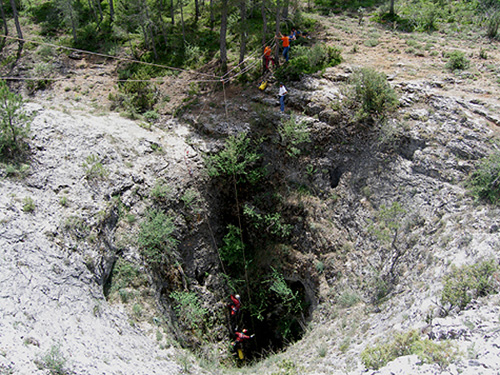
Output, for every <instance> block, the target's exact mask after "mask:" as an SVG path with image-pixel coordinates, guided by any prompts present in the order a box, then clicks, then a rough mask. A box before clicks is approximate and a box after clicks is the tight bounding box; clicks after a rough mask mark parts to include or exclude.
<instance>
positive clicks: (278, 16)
mask: <svg viewBox="0 0 500 375" xmlns="http://www.w3.org/2000/svg"><path fill="white" fill-rule="evenodd" d="M280 22H281V4H280V0H276V36H279V35H280ZM274 58H275V60H276V65H277V66H279V64H280V48H279V43H277V44H276V52H275V53H274Z"/></svg>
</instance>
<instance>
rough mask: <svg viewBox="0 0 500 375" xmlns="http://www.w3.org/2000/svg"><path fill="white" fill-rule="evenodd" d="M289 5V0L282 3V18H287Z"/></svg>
mask: <svg viewBox="0 0 500 375" xmlns="http://www.w3.org/2000/svg"><path fill="white" fill-rule="evenodd" d="M289 5H290V0H284V4H283V19H284V20H288V7H289Z"/></svg>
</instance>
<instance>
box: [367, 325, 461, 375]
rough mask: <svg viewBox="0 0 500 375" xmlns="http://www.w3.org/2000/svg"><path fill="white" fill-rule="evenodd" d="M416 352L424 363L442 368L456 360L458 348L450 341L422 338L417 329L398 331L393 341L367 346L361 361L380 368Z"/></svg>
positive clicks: (370, 366) (369, 366) (376, 368)
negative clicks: (405, 331)
mask: <svg viewBox="0 0 500 375" xmlns="http://www.w3.org/2000/svg"><path fill="white" fill-rule="evenodd" d="M411 354H416V355H418V357H419V358H420V360H421V361H422V362H424V363H437V364H438V365H439V366H440V367H441V368H442V369H444V368H446V367H447V366H448V365H449V364H450V363H452V362H454V361H456V360H457V359H458V356H459V352H458V349H457V348H456V347H455V346H454V345H453V344H451V343H450V342H448V341H442V342H434V341H432V340H429V339H422V338H421V337H420V335H419V334H418V332H417V331H416V330H413V331H410V332H407V333H397V334H396V335H395V336H394V338H393V340H392V341H389V342H386V343H378V344H376V345H374V346H367V347H366V348H365V349H364V350H363V351H362V352H361V361H362V362H363V364H364V365H365V366H366V367H367V368H371V369H374V370H378V369H379V368H381V367H384V366H385V365H386V364H387V363H389V362H390V361H393V360H394V359H396V358H398V357H401V356H405V355H411Z"/></svg>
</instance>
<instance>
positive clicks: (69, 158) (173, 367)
mask: <svg viewBox="0 0 500 375" xmlns="http://www.w3.org/2000/svg"><path fill="white" fill-rule="evenodd" d="M331 21H333V22H334V27H328V28H327V30H329V31H328V32H327V33H326V34H325V39H326V41H327V42H328V43H333V44H337V43H339V42H340V43H341V44H343V45H344V48H345V51H344V54H343V55H344V56H345V62H344V63H343V64H341V65H340V66H338V67H336V68H331V69H328V70H327V71H326V72H324V74H322V75H317V76H314V77H306V78H304V79H303V80H302V81H299V82H295V83H293V82H290V83H288V82H287V86H288V89H289V98H288V102H287V110H288V111H289V113H293V114H295V115H296V116H297V117H296V118H297V119H298V121H303V122H304V123H306V124H307V125H308V128H309V129H310V135H311V142H310V143H308V144H306V145H304V146H303V149H302V153H301V154H300V155H299V156H298V157H292V156H290V155H289V154H287V152H286V149H285V147H284V145H283V140H282V139H281V138H280V135H279V133H278V131H277V129H278V128H279V126H280V124H282V122H283V121H286V120H288V119H289V118H290V115H289V114H287V115H284V116H282V115H280V114H279V113H278V108H277V107H276V104H277V101H276V98H275V94H276V92H277V89H276V87H275V86H273V85H270V87H269V88H268V89H267V90H266V92H260V91H258V90H256V89H254V88H247V89H241V88H239V87H234V88H232V89H231V90H230V95H229V96H228V97H227V102H225V103H224V102H223V101H222V100H224V99H223V95H222V93H220V92H218V93H217V92H216V93H214V94H212V95H213V96H210V95H207V96H204V97H201V100H200V104H199V105H193V106H191V107H190V108H188V109H187V110H186V111H185V112H184V114H183V116H182V117H181V118H180V119H173V118H170V117H169V116H165V117H162V118H161V119H160V120H159V121H157V122H156V123H155V124H154V125H153V126H151V125H148V124H144V123H141V122H134V121H131V120H127V119H124V118H121V117H119V116H118V115H116V114H104V115H101V116H96V115H91V114H89V113H90V112H91V110H90V109H89V108H90V107H88V106H87V105H88V104H91V102H90V103H85V102H86V100H87V99H85V100H83V102H84V103H82V101H81V100H80V99H79V101H78V102H74V101H72V100H70V99H71V98H69V97H68V95H69V94H68V93H67V91H65V90H64V89H62V88H63V86H62V85H61V86H56V89H55V90H54V91H53V92H50V91H45V92H39V93H37V94H36V95H35V97H34V98H32V101H34V102H37V104H33V103H31V104H29V105H28V109H29V110H30V111H33V112H34V113H35V114H36V115H35V119H34V122H33V125H32V134H33V139H32V140H31V143H30V145H31V150H32V159H31V161H30V167H29V169H28V170H27V171H26V172H18V173H17V174H12V173H9V172H8V171H7V170H6V169H5V170H4V169H2V171H1V177H2V179H1V180H0V191H1V194H0V207H1V210H0V215H1V216H0V221H1V222H2V228H1V229H0V231H1V232H0V248H1V249H2V258H3V261H2V262H1V263H0V275H1V280H0V286H1V289H2V299H1V301H2V303H1V307H0V311H1V315H2V319H1V321H0V325H1V328H2V329H1V330H0V335H1V336H0V337H1V344H0V351H1V354H2V355H1V356H0V370H2V371H3V372H4V373H20V374H35V373H40V374H42V373H47V371H50V370H52V371H55V368H56V367H57V366H59V368H60V369H61V371H65V373H76V374H152V373H156V374H177V373H185V372H190V373H194V374H198V373H199V374H201V373H216V374H217V373H240V372H241V373H258V374H281V373H282V374H305V373H307V374H345V373H350V374H361V373H366V371H367V369H366V367H365V364H364V363H363V362H362V360H361V353H362V352H363V350H364V349H365V348H366V347H374V348H377V345H378V348H381V343H386V344H387V343H389V344H390V343H391V342H392V341H393V340H394V339H395V338H398V337H400V340H402V339H401V336H398V334H399V333H402V334H403V335H407V334H408V333H409V332H412V331H413V330H416V332H418V335H419V337H421V340H422V342H421V343H423V344H422V345H427V349H428V348H429V347H430V348H431V349H433V352H432V354H433V355H434V356H432V355H430V354H429V353H428V352H426V353H427V357H425V356H420V357H419V356H417V355H416V354H412V355H405V354H408V353H405V352H404V351H403V352H402V353H399V354H400V356H399V357H398V358H397V359H395V360H394V361H391V362H389V363H387V364H386V363H385V362H384V361H383V360H382V359H383V358H382V354H380V358H381V361H380V363H379V364H380V365H381V366H382V367H381V369H380V370H373V369H371V370H369V372H368V373H373V374H392V373H394V374H410V373H411V374H436V373H450V374H458V373H462V374H478V373H482V374H496V373H498V371H499V370H500V362H499V360H498V358H500V326H499V316H500V315H499V314H500V307H499V304H500V299H499V297H498V295H496V294H491V295H488V296H483V297H480V298H475V299H474V300H473V301H471V302H470V303H469V304H467V306H465V308H463V309H462V310H460V311H459V309H452V310H451V311H449V312H448V314H447V316H445V315H446V311H444V310H445V309H444V306H443V303H442V302H441V296H442V294H441V292H442V289H443V277H445V276H446V275H447V274H449V273H450V272H451V271H452V265H456V266H462V265H473V264H477V263H478V262H480V261H484V260H493V261H494V262H496V264H498V259H499V254H498V249H499V245H500V232H499V228H500V223H499V219H498V213H499V209H498V208H497V207H495V206H491V205H487V204H485V203H483V202H475V201H474V199H473V198H472V197H471V196H470V195H469V194H468V191H467V189H466V187H465V181H466V179H467V177H468V176H469V174H470V173H471V172H472V171H473V170H474V169H475V167H476V165H477V164H478V161H479V160H480V159H481V158H483V157H486V156H487V155H489V154H490V153H491V152H493V151H495V150H496V149H497V146H496V139H497V135H498V129H497V126H498V125H499V124H500V117H499V116H498V113H500V111H499V102H498V98H497V84H496V83H495V78H496V77H495V73H494V72H493V71H492V68H491V67H490V66H489V65H490V64H487V63H486V62H484V61H483V59H481V58H480V57H479V54H478V45H479V44H480V43H483V42H482V39H478V40H465V41H461V43H460V44H459V41H458V40H453V39H451V40H450V39H446V40H445V39H443V40H444V41H445V42H446V43H449V45H448V44H447V45H446V46H442V44H441V41H440V40H441V39H440V38H441V36H438V35H436V36H434V35H429V36H421V38H422V39H425V38H428V39H429V40H428V41H424V40H421V41H417V43H420V44H422V45H423V44H424V43H427V44H432V45H433V46H432V47H433V48H434V49H436V50H439V49H440V48H443V49H446V50H451V49H454V48H461V49H463V50H464V51H466V52H467V55H468V56H471V54H472V58H471V60H472V64H471V66H470V68H469V69H468V70H466V71H462V72H458V73H452V72H449V71H447V70H446V69H445V64H446V59H445V58H441V57H439V56H442V55H443V54H442V53H441V54H438V55H435V54H433V55H430V54H429V53H426V52H424V53H423V55H422V54H419V55H416V54H412V53H409V52H408V53H407V52H402V50H403V48H406V47H405V46H407V45H408V42H407V36H406V35H404V34H399V33H397V32H394V31H392V30H391V31H384V30H382V29H380V28H379V27H377V26H372V25H365V26H364V27H361V28H359V29H357V27H359V26H357V25H356V20H350V19H345V18H331V19H326V20H323V22H331ZM354 30H355V32H354ZM373 33H377V38H378V39H379V43H378V44H377V45H376V46H375V47H370V46H369V45H365V44H364V43H363V42H364V40H366V39H368V38H373V37H374V36H373ZM353 35H355V36H353ZM434 39H435V40H434ZM372 44H373V43H371V44H370V45H372ZM452 44H454V45H452ZM494 47H495V46H494V45H492V46H491V47H490V46H487V45H486V43H484V44H481V47H480V48H488V54H489V56H490V57H489V62H494V61H498V60H497V50H496V48H494ZM413 48H415V47H413ZM389 49H390V50H391V51H392V52H389ZM439 52H442V51H441V50H439ZM292 58H293V49H292ZM358 66H366V67H373V68H375V69H377V70H380V71H383V72H384V73H386V74H387V76H389V77H390V80H391V81H390V82H391V85H392V86H393V87H394V88H395V89H396V91H397V92H398V95H399V104H400V106H399V109H398V111H397V114H396V115H395V117H394V118H393V119H390V120H389V121H388V122H387V123H386V124H385V125H384V126H382V127H380V128H379V127H376V126H373V127H366V126H359V124H356V123H352V122H350V121H349V119H348V118H346V117H345V115H344V114H343V113H342V112H341V111H340V110H339V104H338V100H341V99H342V96H341V94H340V92H341V90H340V88H341V87H342V85H344V84H345V81H346V79H347V78H348V77H349V75H350V74H351V73H352V71H353V70H354V69H355V68H356V67H358ZM87 68H88V67H87ZM87 68H85V69H84V68H83V67H82V70H81V72H80V73H82V74H88V72H89V71H88V70H86V69H87ZM76 72H78V70H77V71H76ZM106 74H110V73H109V72H108V73H106ZM82 84H84V83H82ZM57 88H59V89H57ZM89 97H91V93H89ZM177 99H179V98H177ZM178 102H180V100H178ZM209 103H211V105H208V106H207V104H209ZM226 108H229V116H227V115H226V111H225V109H226ZM82 110H83V111H82ZM68 113H69V114H68ZM240 133H248V134H257V136H258V137H259V138H263V139H264V142H263V145H262V146H261V150H262V155H263V164H264V165H265V166H266V168H267V170H268V175H267V181H266V182H263V183H262V185H263V186H266V187H268V186H271V185H272V186H273V188H275V191H274V193H276V194H275V195H279V196H280V197H281V198H280V199H281V200H280V208H282V214H283V218H284V219H285V220H286V222H287V223H292V225H293V229H292V231H291V234H290V236H289V237H288V238H287V239H286V241H283V243H278V244H277V243H274V242H271V241H270V243H269V244H268V246H267V247H266V248H265V249H263V250H266V251H269V252H270V253H273V254H277V255H276V258H272V259H268V258H266V257H261V259H260V261H262V263H261V266H262V268H265V267H269V263H271V264H272V265H279V266H280V267H281V269H282V271H283V275H284V278H285V280H286V281H287V282H289V283H290V284H293V283H295V284H298V285H300V286H301V288H303V290H304V295H305V299H306V300H307V302H308V303H309V306H310V307H309V309H308V311H307V313H309V314H310V316H309V317H308V318H307V319H305V320H307V323H308V324H307V327H306V328H305V331H304V334H303V337H302V338H301V339H300V340H299V341H298V342H296V343H294V344H291V345H290V346H288V347H287V348H286V350H284V351H283V352H280V353H278V354H272V355H269V356H268V358H266V359H263V360H262V361H260V362H258V363H256V364H252V365H251V366H250V365H249V366H245V367H242V368H237V367H231V366H228V365H232V364H233V362H234V361H233V360H232V357H231V355H230V354H228V350H227V347H228V344H229V342H230V340H231V337H230V336H229V334H228V332H227V329H226V327H225V325H226V323H225V322H224V319H225V318H220V316H221V315H222V316H223V315H224V309H225V303H226V299H227V294H228V293H229V292H230V291H231V290H230V289H229V287H228V286H227V285H226V282H225V279H224V277H223V276H222V275H221V271H222V270H221V268H220V262H219V259H218V253H217V246H220V245H221V243H222V238H223V236H224V234H225V225H226V223H225V221H224V220H225V219H226V218H227V216H229V215H230V214H231V207H232V206H231V205H232V204H234V203H233V200H232V199H228V195H225V190H224V189H225V187H224V186H221V184H217V183H216V182H214V181H212V180H210V179H209V178H208V177H207V174H206V170H205V167H204V162H203V158H204V156H205V155H206V154H214V153H215V152H216V151H218V150H220V149H221V148H222V147H223V141H224V139H226V138H227V136H229V135H231V134H233V135H234V134H240ZM165 186H168V189H167V188H165V189H166V190H164V191H163V190H162V191H160V190H158V189H160V188H163V187H165ZM193 191H194V192H196V193H198V194H199V196H198V198H196V199H195V200H194V203H192V204H191V205H189V204H188V203H186V202H188V198H189V194H193ZM188 193H189V194H188ZM155 194H156V195H155ZM160 198H161V199H160ZM241 199H242V200H244V199H246V200H247V201H248V202H252V200H251V197H249V196H247V197H242V198H241ZM394 203H398V204H399V206H400V208H401V211H400V212H399V213H396V214H395V216H394V217H392V219H394V221H395V222H396V224H398V225H397V227H398V230H399V232H398V235H397V236H394V237H393V238H394V243H393V244H392V245H395V246H397V248H398V249H401V251H399V252H391V251H388V249H390V248H391V246H392V245H391V243H390V241H389V245H388V244H387V242H385V243H384V241H382V240H381V239H380V238H378V237H377V233H376V230H374V226H375V229H377V225H379V227H378V229H381V228H382V227H381V226H380V225H382V224H383V223H384V220H385V219H384V218H383V216H382V213H383V212H384V207H385V208H387V207H393V205H394ZM150 207H161V208H163V209H164V210H165V211H166V212H168V213H169V214H171V215H172V216H173V217H174V218H175V225H176V228H177V231H176V233H175V235H176V238H177V240H178V241H179V247H178V249H179V251H178V253H176V254H175V257H176V258H174V259H173V262H172V263H170V264H169V267H166V268H167V271H165V270H161V272H165V273H163V274H162V273H161V272H159V271H158V272H157V270H151V269H149V268H148V265H147V263H146V262H144V261H143V258H142V255H143V254H142V253H141V251H140V246H138V243H137V241H136V239H137V237H138V233H139V232H140V228H141V223H142V222H143V218H145V217H146V216H147V213H148V209H149V208H150ZM386 223H387V222H386ZM264 234H265V233H264V231H263V232H262V235H263V237H264ZM253 240H255V239H253ZM283 245H286V246H283ZM263 253H264V252H263ZM260 255H261V254H260ZM272 262H275V263H272ZM123 264H130V265H133V267H132V266H131V269H132V271H130V274H131V275H132V276H125V274H126V272H125V271H123V270H125V269H126V268H120V267H124V266H123ZM129 270H130V269H129ZM122 271H123V273H120V272H122ZM110 275H111V277H110ZM387 275H390V276H391V278H390V280H389V281H390V283H389V284H390V285H389V284H388V279H387V278H384V277H387ZM497 276H498V273H496V274H495V275H494V277H497ZM119 277H121V278H119ZM495 280H496V281H495ZM120 282H122V284H120ZM494 282H496V284H498V279H494ZM175 289H176V290H190V291H195V292H196V294H197V295H198V296H199V297H200V299H201V301H202V305H203V307H204V308H206V309H207V310H208V311H209V313H208V314H207V316H209V317H216V318H214V320H217V321H216V322H215V323H212V322H211V323H210V324H212V325H211V326H210V327H211V328H210V330H209V331H208V332H205V333H204V334H201V335H198V334H197V333H196V332H195V330H194V329H193V330H187V333H186V332H182V330H181V329H180V328H179V326H178V325H177V323H178V322H179V321H180V320H182V317H180V316H179V315H178V314H176V310H175V306H174V305H173V304H172V300H171V299H169V293H170V291H172V290H175ZM206 321H211V318H206ZM203 324H207V326H208V323H206V322H204V323H203ZM425 340H432V343H434V344H436V345H441V346H438V347H435V346H432V344H429V342H428V341H425ZM178 342H182V343H183V344H185V345H187V346H191V347H192V348H194V349H196V350H197V356H196V357H194V356H192V355H190V354H188V353H187V352H185V351H183V350H181V349H178V348H177V346H178ZM401 346H404V345H403V344H402V345H401ZM380 350H381V351H382V349H380ZM269 351H270V352H271V351H272V348H271V349H270V350H269ZM429 357H431V358H430V359H429ZM376 358H377V357H376V356H375V359H376ZM58 361H59V362H58ZM58 363H59V365H58ZM365 363H366V362H365ZM372 367H373V366H372ZM374 367H377V366H374ZM63 373H64V372H63Z"/></svg>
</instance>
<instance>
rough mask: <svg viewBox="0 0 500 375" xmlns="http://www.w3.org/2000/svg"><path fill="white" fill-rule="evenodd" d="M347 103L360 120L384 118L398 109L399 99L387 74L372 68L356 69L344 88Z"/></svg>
mask: <svg viewBox="0 0 500 375" xmlns="http://www.w3.org/2000/svg"><path fill="white" fill-rule="evenodd" d="M343 91H344V95H345V97H346V99H345V104H346V106H347V107H348V108H352V109H354V111H355V117H356V119H359V120H364V119H367V118H384V117H385V116H386V115H387V114H388V113H390V112H393V111H395V110H396V108H397V105H398V99H397V96H396V93H395V91H394V90H393V89H392V87H391V86H390V85H389V83H388V82H387V78H386V76H385V74H383V73H378V72H376V71H375V70H373V69H371V68H362V69H359V70H356V71H355V72H354V73H353V74H352V75H351V77H350V78H349V85H348V86H346V87H344V89H343Z"/></svg>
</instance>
